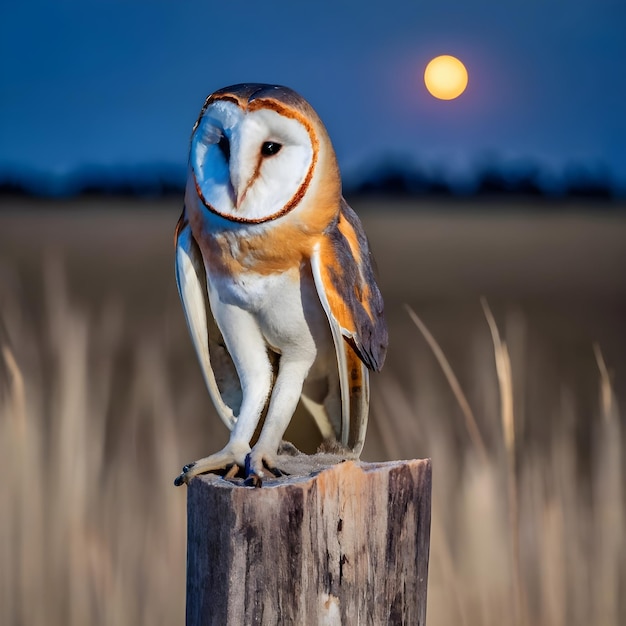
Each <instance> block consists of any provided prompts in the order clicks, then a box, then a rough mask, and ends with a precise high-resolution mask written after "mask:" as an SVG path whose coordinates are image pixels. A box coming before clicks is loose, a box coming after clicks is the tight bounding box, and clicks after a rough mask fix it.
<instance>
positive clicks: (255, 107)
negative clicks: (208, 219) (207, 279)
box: [189, 84, 341, 223]
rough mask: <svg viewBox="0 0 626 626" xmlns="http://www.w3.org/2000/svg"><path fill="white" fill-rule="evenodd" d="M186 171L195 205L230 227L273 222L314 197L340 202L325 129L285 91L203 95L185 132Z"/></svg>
mask: <svg viewBox="0 0 626 626" xmlns="http://www.w3.org/2000/svg"><path fill="white" fill-rule="evenodd" d="M189 165H190V173H191V176H192V177H193V179H194V181H193V182H194V184H195V190H196V192H197V194H198V197H199V198H200V200H201V201H202V203H203V204H204V205H205V206H206V207H207V208H208V209H209V210H210V211H211V212H213V213H216V214H218V215H220V216H222V217H224V218H226V219H228V220H232V221H234V222H243V223H261V222H267V221H270V220H273V219H276V218H278V217H281V216H282V215H285V214H286V213H289V212H290V211H292V210H294V209H296V208H297V207H298V206H299V205H301V203H302V202H303V201H304V199H305V198H307V197H310V196H311V195H312V194H313V193H314V190H315V191H316V192H317V193H319V192H320V191H321V192H322V193H324V194H325V195H326V196H327V197H328V196H330V197H332V196H335V197H336V198H337V199H338V198H339V196H340V195H341V183H340V179H339V173H338V168H337V162H336V158H335V153H334V150H333V148H332V145H331V143H330V139H329V138H328V134H327V132H326V129H325V128H324V125H323V124H322V122H321V121H320V119H319V117H318V116H317V114H316V113H315V111H314V110H313V108H312V107H311V106H310V105H309V104H308V103H307V102H306V101H305V100H304V99H303V98H302V97H301V96H299V95H298V94H297V93H295V92H294V91H292V90H291V89H288V88H287V87H280V86H275V85H260V84H241V85H234V86H232V87H226V88H224V89H220V90H219V91H216V92H215V93H213V94H212V95H210V96H209V97H208V98H207V99H206V101H205V103H204V106H203V108H202V111H201V112H200V117H199V118H198V121H197V122H196V125H195V126H194V129H193V133H192V136H191V149H190V155H189Z"/></svg>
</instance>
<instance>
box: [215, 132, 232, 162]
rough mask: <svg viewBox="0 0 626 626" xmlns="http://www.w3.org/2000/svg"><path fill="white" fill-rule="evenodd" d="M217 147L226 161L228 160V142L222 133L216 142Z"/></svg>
mask: <svg viewBox="0 0 626 626" xmlns="http://www.w3.org/2000/svg"><path fill="white" fill-rule="evenodd" d="M217 147H218V148H219V149H220V150H221V151H222V154H223V155H224V158H225V159H226V162H227V163H228V161H230V142H229V141H228V137H226V135H222V136H221V137H220V140H219V141H218V142H217Z"/></svg>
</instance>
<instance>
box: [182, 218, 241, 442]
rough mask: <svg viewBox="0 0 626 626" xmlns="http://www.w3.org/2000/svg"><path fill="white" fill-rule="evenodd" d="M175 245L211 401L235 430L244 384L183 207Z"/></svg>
mask: <svg viewBox="0 0 626 626" xmlns="http://www.w3.org/2000/svg"><path fill="white" fill-rule="evenodd" d="M175 244H176V284H177V285H178V293H179V295H180V299H181V301H182V304H183V310H184V312H185V318H186V319H187V326H188V327H189V333H190V334H191V339H192V340H193V345H194V348H195V349H196V354H197V355H198V359H199V361H200V366H201V368H202V374H203V376H204V380H205V382H206V386H207V388H208V390H209V394H210V396H211V400H213V404H214V405H215V408H216V409H217V412H218V414H219V416H220V418H221V419H222V421H223V422H224V423H225V424H226V426H228V428H229V429H230V430H232V429H233V426H234V425H235V422H236V421H237V418H236V417H235V415H236V414H238V412H239V408H240V406H241V396H242V393H241V384H240V382H239V377H238V376H237V371H236V370H235V366H234V365H233V361H232V359H231V357H230V354H229V353H228V350H227V349H226V346H225V344H224V340H223V338H222V333H221V332H220V330H219V328H218V326H217V323H216V322H215V319H214V317H213V314H212V312H211V307H210V304H209V299H208V295H207V290H206V284H207V283H206V280H207V279H206V272H205V269H204V263H203V260H202V253H201V252H200V248H199V246H198V244H197V242H196V240H195V239H194V237H193V234H192V232H191V227H190V226H189V223H188V221H187V218H186V215H185V210H184V209H183V214H182V215H181V217H180V219H179V220H178V224H177V225H176V234H175Z"/></svg>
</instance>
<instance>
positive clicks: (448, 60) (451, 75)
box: [424, 54, 467, 100]
mask: <svg viewBox="0 0 626 626" xmlns="http://www.w3.org/2000/svg"><path fill="white" fill-rule="evenodd" d="M424 83H425V84H426V89H428V91H429V92H430V93H431V95H433V96H435V98H439V99H440V100H454V98H458V97H459V96H460V95H461V94H462V93H463V92H464V91H465V88H466V87H467V70H466V69H465V65H463V63H461V61H459V60H458V59H457V58H456V57H452V56H450V55H448V54H444V55H442V56H439V57H435V58H434V59H433V60H432V61H430V62H429V63H428V65H427V66H426V69H425V70H424Z"/></svg>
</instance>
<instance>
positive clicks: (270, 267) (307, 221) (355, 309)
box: [189, 198, 388, 371]
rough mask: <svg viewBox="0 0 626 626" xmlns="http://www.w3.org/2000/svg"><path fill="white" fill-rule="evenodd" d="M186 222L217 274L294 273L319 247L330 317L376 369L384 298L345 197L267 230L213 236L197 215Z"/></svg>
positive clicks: (381, 353)
mask: <svg viewBox="0 0 626 626" xmlns="http://www.w3.org/2000/svg"><path fill="white" fill-rule="evenodd" d="M189 219H190V222H191V226H192V231H193V232H194V237H195V238H196V240H197V241H198V244H199V245H200V249H201V250H202V253H203V256H204V257H205V262H206V264H207V267H208V268H210V272H211V273H215V274H220V275H221V276H233V277H236V276H239V275H240V274H243V273H246V272H253V273H256V274H260V275H269V274H273V273H277V272H294V275H297V274H299V270H300V268H301V267H302V264H303V263H309V262H310V259H311V255H312V254H313V250H314V248H315V247H316V246H318V244H319V246H318V247H319V254H320V260H321V280H322V282H323V287H324V291H325V294H326V297H327V299H328V304H329V306H330V309H331V312H332V315H333V316H334V318H335V319H336V320H337V322H338V323H339V325H340V326H341V328H342V329H343V333H344V336H345V337H346V339H347V340H348V341H349V343H350V344H351V345H352V347H353V349H354V351H355V352H356V353H357V354H358V355H359V357H360V359H361V360H362V361H363V362H364V363H365V365H367V367H368V368H369V369H372V370H374V371H380V369H381V368H382V366H383V363H384V360H385V354H386V350H387V341H388V337H387V328H386V324H385V319H384V310H383V299H382V296H381V294H380V291H379V289H378V286H377V284H376V279H375V276H374V269H373V259H372V256H371V253H370V250H369V244H368V241H367V237H366V235H365V232H364V230H363V226H362V225H361V222H360V221H359V218H358V217H357V216H356V214H355V213H354V211H353V210H352V209H351V208H350V206H349V205H348V204H347V203H346V202H345V200H343V198H341V201H340V205H339V207H337V206H336V205H335V208H334V209H332V210H330V208H329V209H328V210H319V207H318V210H317V211H315V212H311V213H310V214H307V215H306V216H302V215H300V216H299V217H296V216H295V215H294V216H293V218H291V217H290V218H288V219H281V220H279V221H276V222H274V223H273V224H272V226H271V227H262V228H261V227H252V228H247V229H239V228H234V229H226V230H223V231H215V232H213V231H209V230H207V229H206V228H204V227H203V224H202V223H201V222H202V220H201V217H200V216H199V215H197V214H196V215H194V214H192V215H190V216H189ZM255 231H257V232H255Z"/></svg>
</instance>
